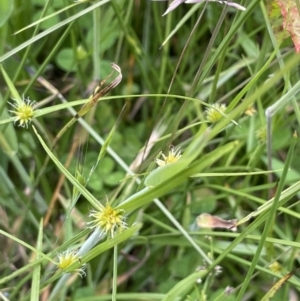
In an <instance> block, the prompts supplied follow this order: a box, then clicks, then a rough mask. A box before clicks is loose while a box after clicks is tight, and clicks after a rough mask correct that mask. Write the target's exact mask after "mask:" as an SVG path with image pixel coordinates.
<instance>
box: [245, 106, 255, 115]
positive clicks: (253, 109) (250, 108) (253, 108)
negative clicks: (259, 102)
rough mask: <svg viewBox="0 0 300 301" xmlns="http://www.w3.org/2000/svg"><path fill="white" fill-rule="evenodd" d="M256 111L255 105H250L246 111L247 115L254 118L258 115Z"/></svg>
mask: <svg viewBox="0 0 300 301" xmlns="http://www.w3.org/2000/svg"><path fill="white" fill-rule="evenodd" d="M256 112H257V111H256V109H255V107H254V106H253V104H251V105H249V106H248V107H247V109H246V111H245V115H248V116H250V117H252V116H254V115H255V113H256Z"/></svg>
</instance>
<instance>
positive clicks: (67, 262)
mask: <svg viewBox="0 0 300 301" xmlns="http://www.w3.org/2000/svg"><path fill="white" fill-rule="evenodd" d="M57 256H58V263H57V267H58V269H60V270H61V271H63V272H65V273H70V272H75V273H77V274H78V275H79V276H80V277H83V276H85V275H86V274H85V267H86V265H85V264H83V265H81V267H80V268H79V269H75V270H69V267H70V266H71V265H72V264H73V263H75V262H77V261H80V258H79V255H78V252H77V251H74V250H67V251H65V252H63V253H60V254H58V255H57Z"/></svg>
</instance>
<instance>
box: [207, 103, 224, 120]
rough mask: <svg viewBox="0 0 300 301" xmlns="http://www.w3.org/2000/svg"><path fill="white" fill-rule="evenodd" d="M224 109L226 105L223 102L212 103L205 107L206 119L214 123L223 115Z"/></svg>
mask: <svg viewBox="0 0 300 301" xmlns="http://www.w3.org/2000/svg"><path fill="white" fill-rule="evenodd" d="M225 110H226V105H225V104H218V103H215V104H213V105H212V106H211V107H210V108H208V109H206V111H205V113H206V119H207V120H208V121H209V122H212V123H215V122H217V121H219V120H220V119H221V118H222V117H223V116H224V114H222V113H224V112H225Z"/></svg>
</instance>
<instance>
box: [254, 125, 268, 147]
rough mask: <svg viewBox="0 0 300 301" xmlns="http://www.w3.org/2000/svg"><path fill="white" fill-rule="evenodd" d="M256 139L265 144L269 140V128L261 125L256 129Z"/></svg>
mask: <svg viewBox="0 0 300 301" xmlns="http://www.w3.org/2000/svg"><path fill="white" fill-rule="evenodd" d="M256 139H257V140H258V142H259V143H261V144H264V143H266V141H267V128H266V127H261V128H260V129H258V130H257V131H256Z"/></svg>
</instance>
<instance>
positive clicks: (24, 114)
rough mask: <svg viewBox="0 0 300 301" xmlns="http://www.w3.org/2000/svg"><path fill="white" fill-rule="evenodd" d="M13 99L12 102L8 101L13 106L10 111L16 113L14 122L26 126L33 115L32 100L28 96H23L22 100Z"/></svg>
mask: <svg viewBox="0 0 300 301" xmlns="http://www.w3.org/2000/svg"><path fill="white" fill-rule="evenodd" d="M13 100H14V102H15V103H14V104H13V103H10V105H11V106H13V108H14V110H10V112H11V113H13V114H15V115H16V120H15V123H16V122H19V126H22V127H26V128H28V124H29V123H30V122H31V120H32V118H33V115H34V107H33V106H34V104H35V102H34V101H31V100H30V99H29V98H25V97H24V96H23V98H22V100H16V99H13Z"/></svg>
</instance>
